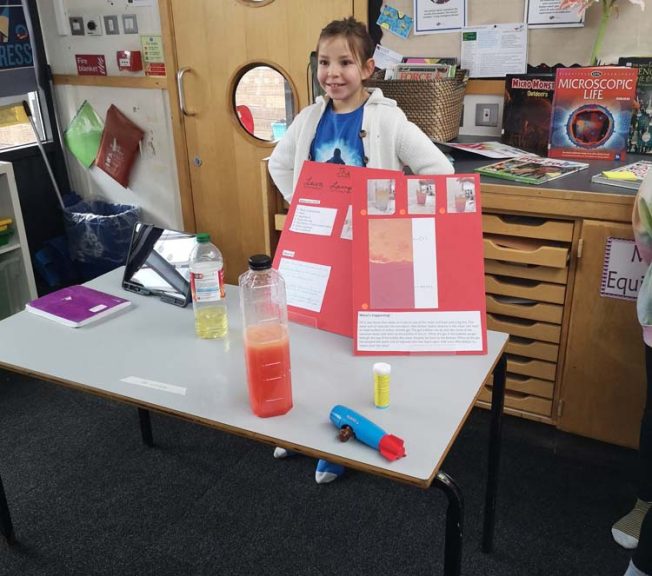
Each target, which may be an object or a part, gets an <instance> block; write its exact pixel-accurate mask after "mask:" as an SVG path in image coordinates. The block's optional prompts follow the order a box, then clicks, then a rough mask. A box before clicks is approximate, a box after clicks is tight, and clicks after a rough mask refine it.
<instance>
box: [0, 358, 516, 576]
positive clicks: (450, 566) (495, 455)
mask: <svg viewBox="0 0 652 576" xmlns="http://www.w3.org/2000/svg"><path fill="white" fill-rule="evenodd" d="M506 369H507V358H506V356H505V354H504V353H503V354H502V355H501V357H500V358H499V360H498V362H497V363H496V366H495V367H494V370H493V393H492V397H491V423H490V430H489V457H488V465H487V485H486V489H485V504H484V522H483V531H482V551H483V552H485V553H490V552H492V550H493V542H494V528H495V520H496V493H497V491H498V468H499V465H500V451H501V439H502V423H503V407H504V403H505V379H506ZM138 419H139V422H140V432H141V437H142V440H143V443H144V444H145V445H146V446H149V447H151V446H153V445H154V440H153V435H152V425H151V420H150V413H149V410H148V409H145V408H138ZM432 485H433V486H435V487H436V488H439V489H440V490H442V491H443V492H444V494H446V497H447V499H448V508H447V509H446V535H445V543H444V576H459V575H460V574H461V569H462V537H463V527H464V500H463V498H462V491H461V490H460V488H459V487H458V486H457V484H456V483H455V481H454V480H453V478H451V477H450V476H449V475H448V474H446V472H444V471H443V470H440V471H439V472H438V473H437V475H436V476H435V478H434V480H433V483H432ZM0 533H1V534H2V535H3V536H4V538H5V539H6V540H7V542H8V543H9V544H14V543H15V542H16V534H15V532H14V527H13V523H12V520H11V513H10V511H9V506H8V504H7V498H6V495H5V490H4V486H3V484H2V476H1V475H0Z"/></svg>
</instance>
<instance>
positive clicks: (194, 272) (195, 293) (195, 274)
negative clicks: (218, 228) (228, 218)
mask: <svg viewBox="0 0 652 576" xmlns="http://www.w3.org/2000/svg"><path fill="white" fill-rule="evenodd" d="M196 239H197V244H196V246H195V247H194V249H193V251H192V253H191V255H190V288H191V291H192V308H193V310H194V312H195V333H196V334H197V336H198V337H199V338H222V337H223V336H226V333H227V331H228V329H229V323H228V318H227V315H226V300H225V299H224V259H223V258H222V253H221V252H220V251H219V250H218V249H217V246H215V245H214V244H212V243H211V237H210V235H209V234H206V233H200V234H197V237H196Z"/></svg>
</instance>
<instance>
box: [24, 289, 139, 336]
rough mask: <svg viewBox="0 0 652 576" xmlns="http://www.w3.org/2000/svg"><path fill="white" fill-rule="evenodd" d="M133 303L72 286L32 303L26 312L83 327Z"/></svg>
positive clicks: (103, 293) (27, 305)
mask: <svg viewBox="0 0 652 576" xmlns="http://www.w3.org/2000/svg"><path fill="white" fill-rule="evenodd" d="M130 304H131V302H130V301H129V300H126V299H124V298H120V297H119V296H113V295H112V294H107V293H105V292H101V291H99V290H94V289H93V288H88V287H87V286H81V285H77V286H69V287H67V288H62V289H61V290H57V291H56V292H51V293H50V294H46V295H45V296H41V297H40V298H37V299H36V300H32V301H31V302H29V303H28V304H26V305H25V310H27V311H28V312H31V313H32V314H37V315H38V316H43V317H45V318H49V319H50V320H54V321H55V322H59V323H60V324H65V325H66V326H72V327H73V328H79V327H80V326H85V325H86V324H90V323H91V322H95V321H97V320H99V319H100V318H104V317H106V316H109V315H111V314H114V313H116V312H118V311H119V310H122V309H123V308H126V307H127V306H129V305H130Z"/></svg>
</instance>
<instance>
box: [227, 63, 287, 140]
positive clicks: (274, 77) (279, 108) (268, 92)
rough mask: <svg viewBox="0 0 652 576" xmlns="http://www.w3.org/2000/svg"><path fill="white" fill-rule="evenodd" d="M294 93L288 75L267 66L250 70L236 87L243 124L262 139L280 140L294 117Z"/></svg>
mask: <svg viewBox="0 0 652 576" xmlns="http://www.w3.org/2000/svg"><path fill="white" fill-rule="evenodd" d="M294 100H295V98H294V94H293V90H292V86H291V85H290V83H289V82H288V80H287V78H285V76H283V74H281V73H280V72H279V71H278V70H276V69H274V68H271V67H270V66H266V65H255V66H253V67H252V68H250V69H249V70H247V71H246V72H245V73H244V74H243V75H242V76H241V78H240V80H239V81H238V83H237V85H236V87H235V94H234V102H235V113H236V115H237V117H238V120H239V121H240V125H241V126H242V127H243V128H244V129H245V130H246V131H247V132H249V134H251V135H252V136H255V137H256V138H259V139H260V140H266V141H268V142H275V141H276V140H279V139H280V138H281V137H282V136H283V134H285V131H286V130H287V127H288V126H289V125H290V122H292V119H293V118H294Z"/></svg>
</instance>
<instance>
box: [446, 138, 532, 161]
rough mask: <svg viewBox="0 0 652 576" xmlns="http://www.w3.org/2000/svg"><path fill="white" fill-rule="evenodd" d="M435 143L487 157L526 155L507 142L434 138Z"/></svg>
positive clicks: (523, 151)
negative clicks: (442, 140)
mask: <svg viewBox="0 0 652 576" xmlns="http://www.w3.org/2000/svg"><path fill="white" fill-rule="evenodd" d="M435 143H436V144H441V145H442V146H448V147H449V148H455V149H456V150H464V151H465V152H473V153H474V154H480V156H486V157H487V158H514V157H515V156H526V155H528V153H527V152H526V151H525V150H521V149H520V148H514V147H513V146H508V145H507V144H502V143H500V142H496V141H488V142H472V143H467V144H463V143H461V142H441V141H439V140H435Z"/></svg>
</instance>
